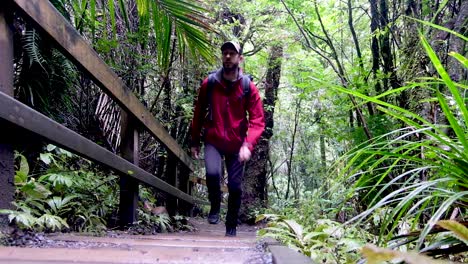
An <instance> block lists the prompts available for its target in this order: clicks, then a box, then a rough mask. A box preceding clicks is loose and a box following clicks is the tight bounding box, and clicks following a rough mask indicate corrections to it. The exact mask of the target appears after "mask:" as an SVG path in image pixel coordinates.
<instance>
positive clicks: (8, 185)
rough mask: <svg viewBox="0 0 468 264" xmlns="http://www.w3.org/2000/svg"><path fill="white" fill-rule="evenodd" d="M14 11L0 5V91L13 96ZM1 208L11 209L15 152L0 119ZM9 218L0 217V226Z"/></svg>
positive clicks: (13, 190) (6, 5) (4, 122)
mask: <svg viewBox="0 0 468 264" xmlns="http://www.w3.org/2000/svg"><path fill="white" fill-rule="evenodd" d="M12 13H13V11H12V10H11V9H10V8H9V5H8V3H3V4H2V5H0V91H1V92H3V93H5V94H7V95H9V96H13V74H14V72H13V34H12V32H11V29H10V25H11V14H12ZM0 127H1V128H0V190H1V191H0V209H11V208H12V204H11V202H12V201H13V199H14V193H15V186H14V175H15V168H14V153H13V146H12V145H11V143H12V142H11V141H12V138H11V134H9V131H6V130H7V125H6V121H2V120H1V119H0ZM10 130H11V129H10ZM7 224H8V219H7V218H6V217H0V226H6V225H7Z"/></svg>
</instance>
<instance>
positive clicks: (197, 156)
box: [190, 147, 200, 159]
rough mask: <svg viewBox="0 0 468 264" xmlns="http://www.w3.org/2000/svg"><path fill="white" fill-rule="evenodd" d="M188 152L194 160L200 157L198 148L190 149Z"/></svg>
mask: <svg viewBox="0 0 468 264" xmlns="http://www.w3.org/2000/svg"><path fill="white" fill-rule="evenodd" d="M190 152H191V153H192V157H193V158H194V159H198V158H199V157H200V147H191V148H190Z"/></svg>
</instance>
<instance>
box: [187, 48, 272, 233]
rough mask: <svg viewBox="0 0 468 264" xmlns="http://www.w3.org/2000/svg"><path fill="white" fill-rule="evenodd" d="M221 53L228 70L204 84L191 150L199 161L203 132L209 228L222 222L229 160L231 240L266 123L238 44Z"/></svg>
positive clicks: (193, 125)
mask: <svg viewBox="0 0 468 264" xmlns="http://www.w3.org/2000/svg"><path fill="white" fill-rule="evenodd" d="M221 52H222V62H223V67H222V68H220V69H219V70H217V71H216V72H215V73H213V75H212V77H211V78H212V79H211V80H212V81H211V83H210V85H209V79H210V78H206V79H205V80H204V81H203V83H202V85H201V87H200V90H199V93H198V100H197V103H196V104H195V111H194V116H193V121H192V148H191V152H192V156H193V157H194V158H196V159H198V158H199V153H200V138H201V134H202V133H201V132H202V129H203V140H204V143H205V168H206V185H207V187H208V198H209V200H210V203H211V209H210V213H209V214H208V222H209V223H210V224H217V223H218V222H219V210H220V205H221V188H220V181H221V179H222V173H223V166H222V159H223V157H224V161H225V164H226V169H227V173H228V190H229V199H228V211H227V215H226V236H236V227H237V218H238V214H239V208H240V204H241V195H242V179H243V177H244V175H243V174H244V171H245V170H244V168H245V167H244V166H245V162H246V161H248V160H249V159H250V157H251V155H252V151H253V148H254V146H255V145H256V143H257V142H258V140H259V138H260V136H261V135H262V133H263V130H264V128H265V121H264V117H263V106H262V100H261V98H260V95H259V93H258V89H257V87H256V86H255V84H254V83H253V82H251V81H250V79H248V81H247V83H248V85H249V86H250V88H247V90H248V91H249V92H248V93H247V94H246V93H245V89H244V87H243V84H242V83H243V82H244V83H245V81H243V79H244V75H243V73H242V70H241V69H240V68H239V64H240V63H241V62H242V61H243V57H242V51H241V48H240V46H239V44H237V43H236V42H233V41H228V42H226V43H224V44H223V45H222V46H221ZM244 80H245V79H244Z"/></svg>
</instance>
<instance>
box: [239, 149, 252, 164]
mask: <svg viewBox="0 0 468 264" xmlns="http://www.w3.org/2000/svg"><path fill="white" fill-rule="evenodd" d="M251 156H252V152H250V150H249V148H248V147H247V146H246V145H242V147H241V148H240V150H239V161H240V162H243V161H248V160H249V159H250V157H251Z"/></svg>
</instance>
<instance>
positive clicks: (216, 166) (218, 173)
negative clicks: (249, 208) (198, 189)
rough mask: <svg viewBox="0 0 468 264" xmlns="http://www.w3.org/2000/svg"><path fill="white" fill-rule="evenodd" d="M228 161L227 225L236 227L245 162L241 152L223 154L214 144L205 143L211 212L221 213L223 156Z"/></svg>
mask: <svg viewBox="0 0 468 264" xmlns="http://www.w3.org/2000/svg"><path fill="white" fill-rule="evenodd" d="M223 156H224V160H225V162H226V169H227V173H228V190H229V199H228V212H227V215H226V226H227V227H236V226H237V217H238V214H239V208H240V205H241V196H242V179H243V177H244V175H243V173H244V170H243V166H244V163H241V162H240V161H239V154H238V153H236V154H223V153H221V152H220V151H219V150H218V149H216V148H215V147H214V146H213V145H210V144H205V168H206V185H207V187H208V199H209V200H210V203H211V210H210V213H211V214H214V213H219V209H220V205H221V185H220V184H221V179H222V175H223V166H222V161H223V159H222V157H223Z"/></svg>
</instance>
